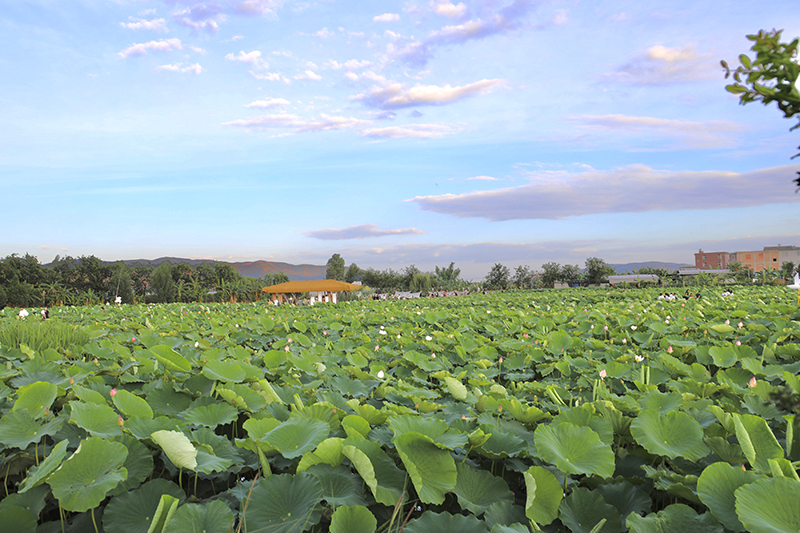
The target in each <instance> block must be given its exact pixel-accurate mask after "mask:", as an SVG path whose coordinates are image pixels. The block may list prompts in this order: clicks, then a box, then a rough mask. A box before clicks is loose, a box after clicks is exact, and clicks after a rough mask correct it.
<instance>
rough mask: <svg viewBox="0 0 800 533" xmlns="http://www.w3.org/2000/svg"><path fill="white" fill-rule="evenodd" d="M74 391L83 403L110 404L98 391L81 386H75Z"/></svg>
mask: <svg viewBox="0 0 800 533" xmlns="http://www.w3.org/2000/svg"><path fill="white" fill-rule="evenodd" d="M72 390H73V391H74V392H75V396H77V397H78V399H79V400H80V401H82V402H86V403H99V404H100V405H106V404H108V398H106V397H105V396H103V395H102V394H100V393H99V392H97V391H96V390H93V389H89V388H86V387H81V386H80V385H77V384H76V385H75V386H74V387H73V388H72Z"/></svg>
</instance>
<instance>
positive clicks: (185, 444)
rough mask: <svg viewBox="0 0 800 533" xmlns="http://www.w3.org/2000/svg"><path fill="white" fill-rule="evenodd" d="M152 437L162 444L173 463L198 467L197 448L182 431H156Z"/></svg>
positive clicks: (179, 465)
mask: <svg viewBox="0 0 800 533" xmlns="http://www.w3.org/2000/svg"><path fill="white" fill-rule="evenodd" d="M150 437H151V438H152V439H153V440H154V441H155V442H156V444H158V445H159V446H161V449H163V450H164V453H166V454H167V457H168V458H169V460H170V461H172V464H174V465H175V466H177V467H178V468H188V469H190V470H194V469H195V468H196V467H197V449H196V448H195V447H194V445H192V443H191V441H190V440H189V438H188V437H187V436H186V435H184V434H183V433H181V432H180V431H165V430H161V431H156V432H154V433H153V434H152V435H150Z"/></svg>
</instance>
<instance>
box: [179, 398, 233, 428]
mask: <svg viewBox="0 0 800 533" xmlns="http://www.w3.org/2000/svg"><path fill="white" fill-rule="evenodd" d="M238 417H239V411H238V410H237V409H236V408H235V407H234V406H232V405H231V404H229V403H226V402H217V403H212V404H211V405H203V406H200V407H195V408H194V409H192V410H191V411H189V412H188V413H186V416H185V417H184V419H183V420H184V421H185V422H186V423H187V424H197V425H198V426H206V427H210V428H215V427H217V426H220V425H223V424H230V423H231V422H233V421H234V420H236V419H237V418H238Z"/></svg>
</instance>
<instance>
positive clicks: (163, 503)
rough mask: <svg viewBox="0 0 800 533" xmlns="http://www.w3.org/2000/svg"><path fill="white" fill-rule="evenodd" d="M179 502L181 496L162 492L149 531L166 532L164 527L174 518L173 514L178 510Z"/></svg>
mask: <svg viewBox="0 0 800 533" xmlns="http://www.w3.org/2000/svg"><path fill="white" fill-rule="evenodd" d="M179 503H180V499H179V498H176V497H175V496H171V495H169V494H162V495H161V499H160V500H159V502H158V507H156V512H155V513H154V514H153V520H152V521H151V522H150V528H149V529H148V530H147V533H164V527H166V525H167V524H168V523H169V521H170V520H172V516H173V515H174V514H175V511H177V510H178V504H179Z"/></svg>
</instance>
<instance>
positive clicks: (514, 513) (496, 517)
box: [483, 501, 529, 529]
mask: <svg viewBox="0 0 800 533" xmlns="http://www.w3.org/2000/svg"><path fill="white" fill-rule="evenodd" d="M483 519H484V520H485V521H486V525H488V526H489V527H490V528H492V529H494V528H495V527H497V526H500V525H503V526H513V525H514V524H527V523H528V522H529V519H528V517H526V516H525V509H523V508H522V507H520V506H519V505H514V504H511V503H508V502H502V501H501V502H497V503H493V504H492V505H490V506H489V508H488V509H486V512H485V513H484V515H483ZM526 529H527V528H526Z"/></svg>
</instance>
